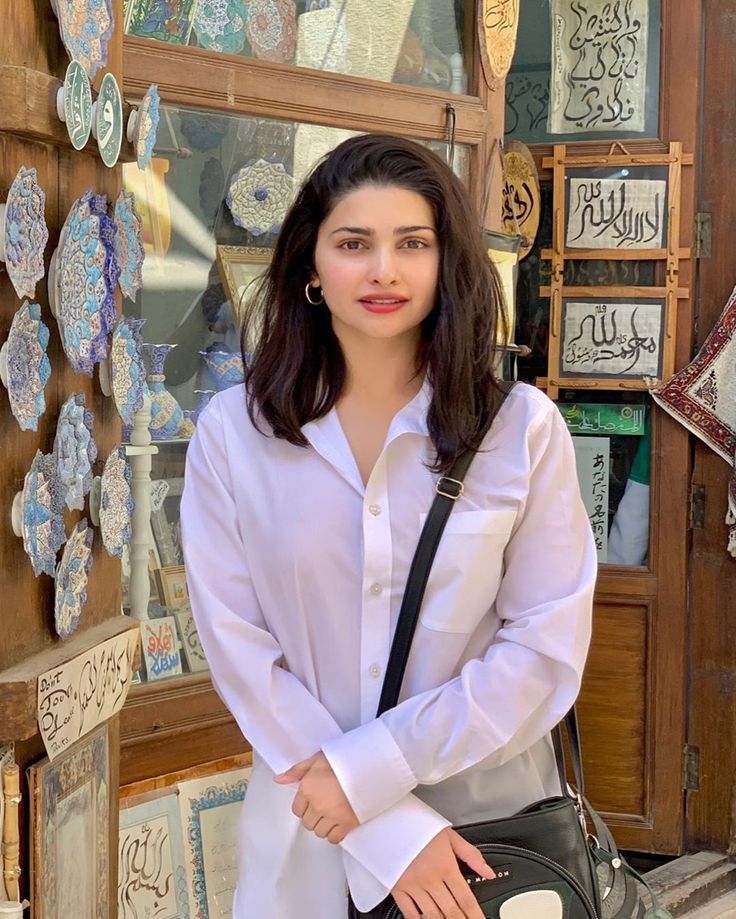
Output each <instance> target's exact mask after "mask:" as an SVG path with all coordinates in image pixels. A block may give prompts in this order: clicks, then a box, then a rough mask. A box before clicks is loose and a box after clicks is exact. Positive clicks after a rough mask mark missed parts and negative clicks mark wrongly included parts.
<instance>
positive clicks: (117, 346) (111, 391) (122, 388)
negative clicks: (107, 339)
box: [100, 316, 148, 425]
mask: <svg viewBox="0 0 736 919" xmlns="http://www.w3.org/2000/svg"><path fill="white" fill-rule="evenodd" d="M145 321H146V320H145V319H133V318H131V317H128V316H126V317H124V318H123V319H121V320H120V322H119V323H118V324H117V326H116V327H115V331H114V332H113V333H112V344H111V345H110V358H109V361H108V362H107V364H108V367H109V371H108V373H109V375H108V379H107V380H105V379H103V376H104V374H103V364H100V384H101V385H102V391H103V392H104V394H105V395H106V396H110V395H111V396H112V397H113V399H114V400H115V405H116V407H117V410H118V414H119V415H120V417H121V418H122V419H123V421H124V423H125V424H126V425H132V424H133V421H134V420H135V415H136V413H137V412H139V411H140V410H141V409H142V408H143V399H144V397H145V395H146V393H147V392H148V384H147V383H146V368H145V365H144V363H143V341H142V339H141V327H142V326H143V324H144V322H145Z"/></svg>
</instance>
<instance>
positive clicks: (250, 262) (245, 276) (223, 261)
mask: <svg viewBox="0 0 736 919" xmlns="http://www.w3.org/2000/svg"><path fill="white" fill-rule="evenodd" d="M272 255H273V250H271V249H261V248H257V247H255V246H218V247H217V267H218V270H219V272H220V277H221V278H222V284H223V287H224V288H225V292H226V293H227V295H228V298H229V300H230V302H231V303H232V307H233V316H234V317H236V318H238V319H239V318H240V317H241V315H242V307H243V299H244V297H245V294H246V292H247V290H248V288H249V287H250V286H251V284H253V283H254V282H255V281H257V280H258V279H259V278H260V277H261V276H262V275H263V273H264V271H265V270H266V268H267V267H268V265H269V263H270V262H271V256H272Z"/></svg>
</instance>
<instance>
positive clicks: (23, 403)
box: [0, 302, 51, 431]
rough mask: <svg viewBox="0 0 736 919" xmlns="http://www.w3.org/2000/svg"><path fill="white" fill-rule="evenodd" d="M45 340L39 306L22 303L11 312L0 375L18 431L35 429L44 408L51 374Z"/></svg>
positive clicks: (0, 354)
mask: <svg viewBox="0 0 736 919" xmlns="http://www.w3.org/2000/svg"><path fill="white" fill-rule="evenodd" d="M48 344H49V330H48V328H47V327H46V325H44V323H43V322H42V321H41V307H40V306H39V305H38V303H28V302H26V303H24V304H23V305H22V306H21V308H20V309H19V310H18V312H17V313H16V314H15V316H13V321H12V323H11V325H10V332H9V333H8V340H7V341H6V342H5V344H4V345H3V347H2V350H0V378H2V381H3V384H4V385H5V386H7V388H8V398H9V399H10V410H11V412H12V413H13V415H14V416H15V419H16V421H17V422H18V424H19V425H20V429H21V431H36V430H38V419H39V418H40V416H41V415H43V413H44V411H45V410H46V399H45V398H44V392H43V391H44V388H45V386H46V384H47V383H48V381H49V377H50V376H51V363H50V362H49V359H48V355H47V354H46V348H47V347H48Z"/></svg>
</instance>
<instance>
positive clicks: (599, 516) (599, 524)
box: [572, 437, 611, 562]
mask: <svg viewBox="0 0 736 919" xmlns="http://www.w3.org/2000/svg"><path fill="white" fill-rule="evenodd" d="M572 442H573V446H574V447H575V465H576V466H577V473H578V482H579V483H580V494H581V495H582V498H583V504H585V510H586V511H587V512H588V518H589V519H590V526H591V529H592V530H593V537H594V538H595V547H596V550H597V551H598V561H599V562H605V561H606V560H607V558H608V481H609V475H610V460H611V441H610V440H609V438H608V437H573V439H572Z"/></svg>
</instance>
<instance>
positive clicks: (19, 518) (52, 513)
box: [13, 450, 66, 578]
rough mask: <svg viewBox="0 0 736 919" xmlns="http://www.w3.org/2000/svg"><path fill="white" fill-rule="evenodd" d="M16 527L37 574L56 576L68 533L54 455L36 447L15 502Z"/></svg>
mask: <svg viewBox="0 0 736 919" xmlns="http://www.w3.org/2000/svg"><path fill="white" fill-rule="evenodd" d="M13 530H14V531H15V533H16V535H18V536H22V537H23V548H24V549H25V550H26V553H27V555H28V557H29V558H30V560H31V564H32V565H33V573H34V574H35V575H36V577H38V576H39V574H41V572H42V571H43V572H44V573H45V574H48V575H49V577H52V578H53V577H54V574H55V571H56V553H57V552H58V551H59V549H60V548H61V546H63V545H64V543H65V541H66V533H65V532H64V517H63V502H62V498H61V492H60V490H59V485H58V482H57V479H56V463H55V460H54V457H53V456H52V455H47V454H43V453H41V451H40V450H37V451H36V455H35V457H34V459H33V463H32V464H31V468H30V470H29V471H28V473H27V475H26V477H25V481H24V483H23V491H22V492H21V493H20V494H19V495H17V496H16V499H15V501H14V502H13Z"/></svg>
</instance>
